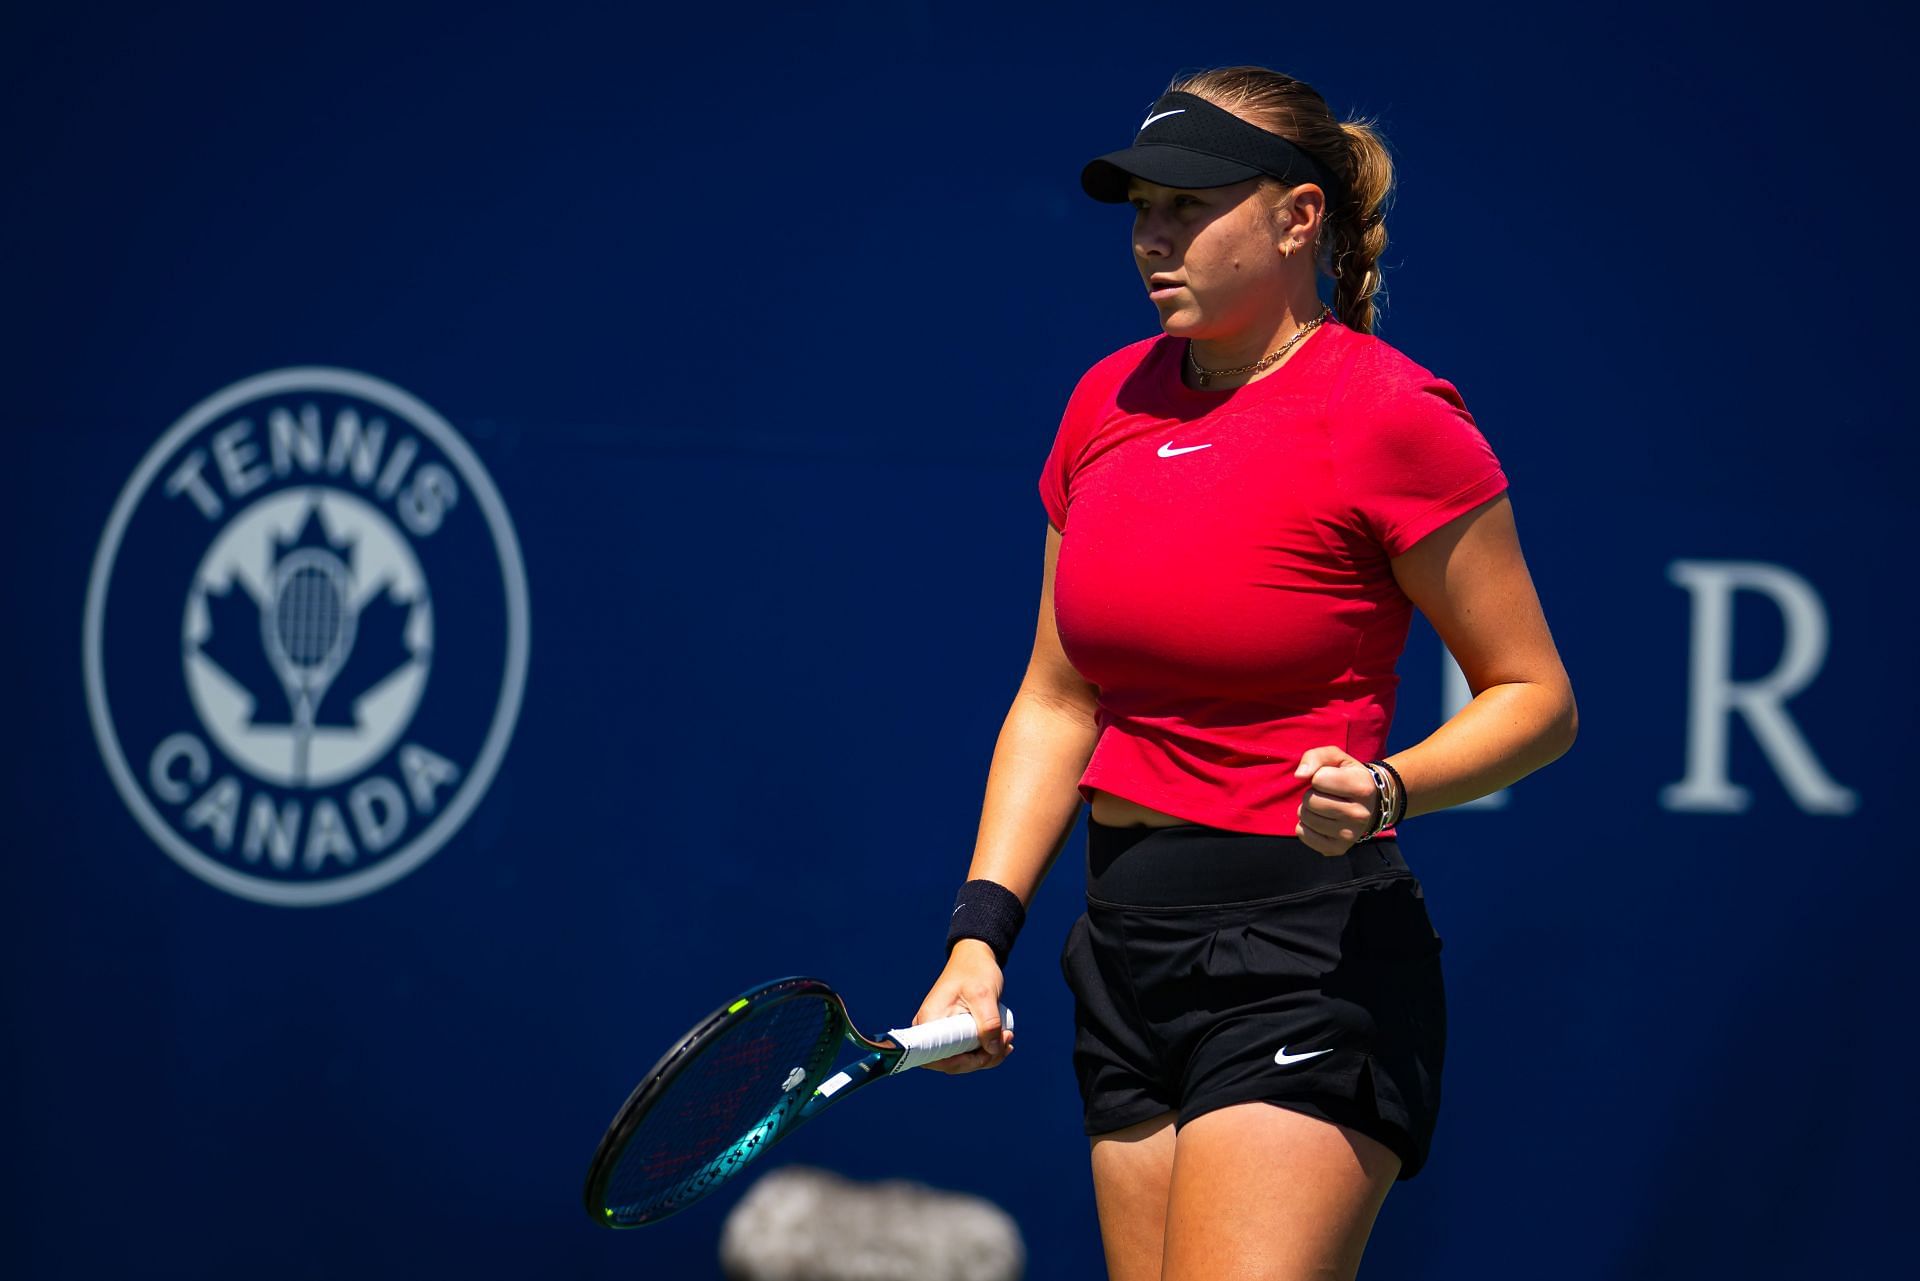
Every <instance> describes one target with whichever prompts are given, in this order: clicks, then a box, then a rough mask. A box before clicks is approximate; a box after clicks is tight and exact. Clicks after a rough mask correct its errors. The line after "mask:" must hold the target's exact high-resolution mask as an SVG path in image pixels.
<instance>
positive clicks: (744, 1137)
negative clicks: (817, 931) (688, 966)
mask: <svg viewBox="0 0 1920 1281" xmlns="http://www.w3.org/2000/svg"><path fill="white" fill-rule="evenodd" d="M1000 1021H1001V1025H1002V1026H1003V1027H1005V1028H1006V1029H1007V1030H1008V1031H1012V1030H1013V1011H1012V1010H1009V1009H1008V1008H1007V1007H1006V1006H1004V1005H1002V1006H1001V1007H1000ZM887 1037H888V1038H889V1039H887V1040H881V1041H875V1040H873V1039H872V1038H870V1037H867V1036H863V1035H861V1033H860V1031H859V1029H858V1028H856V1027H854V1026H853V1021H852V1019H851V1018H849V1017H848V1015H847V1006H846V1002H845V1001H843V1000H841V998H840V994H839V993H838V992H835V991H834V990H833V989H832V988H831V987H829V986H827V985H826V984H825V983H823V982H821V981H820V980H819V979H810V978H799V977H795V978H784V979H775V980H774V981H773V982H771V983H763V984H761V985H760V986H759V987H757V988H754V989H753V990H752V991H750V992H747V993H744V994H742V995H741V996H739V997H736V998H735V999H734V1000H732V1001H729V1002H728V1003H727V1004H725V1005H723V1006H721V1007H720V1008H719V1009H717V1010H715V1011H714V1012H713V1013H712V1014H709V1015H708V1016H707V1017H706V1018H704V1019H702V1020H701V1021H700V1023H699V1024H698V1025H697V1026H696V1027H695V1028H694V1029H693V1030H692V1031H691V1032H689V1033H687V1034H686V1035H685V1036H684V1037H682V1038H680V1043H679V1044H678V1045H676V1046H674V1047H673V1048H672V1049H671V1050H668V1051H667V1053H666V1054H665V1055H664V1056H663V1057H662V1058H661V1060H660V1061H659V1062H658V1063H656V1064H654V1065H653V1068H652V1070H650V1071H649V1072H648V1073H647V1074H646V1076H645V1077H643V1078H641V1081H640V1084H639V1085H638V1086H636V1087H635V1088H634V1091H633V1093H632V1094H630V1095H628V1096H627V1101H626V1102H625V1103H624V1104H622V1105H621V1108H620V1111H619V1112H618V1113H617V1114H616V1115H615V1116H614V1118H613V1124H612V1125H610V1126H608V1127H607V1133H606V1135H605V1137H603V1138H602V1139H601V1140H600V1146H599V1148H598V1149H597V1150H596V1151H595V1152H594V1154H593V1164H592V1165H591V1166H589V1167H588V1168H587V1188H586V1203H587V1213H588V1214H590V1215H592V1216H593V1219H594V1221H595V1222H596V1223H600V1224H602V1225H604V1226H606V1227H610V1228H633V1227H639V1226H640V1225H641V1224H644V1223H656V1222H658V1221H659V1220H661V1219H664V1218H666V1217H667V1216H668V1215H670V1214H673V1213H676V1212H677V1211H680V1210H684V1209H686V1208H687V1207H688V1206H689V1205H692V1204H693V1203H694V1202H695V1201H698V1200H699V1199H700V1198H701V1197H703V1196H706V1195H707V1194H708V1193H709V1192H712V1191H713V1190H714V1189H715V1188H718V1187H719V1186H720V1185H721V1184H722V1183H725V1182H726V1181H727V1180H728V1179H730V1178H732V1177H733V1176H734V1175H736V1174H738V1173H740V1171H741V1170H742V1169H744V1168H745V1167H746V1166H747V1165H748V1164H749V1163H750V1162H751V1161H752V1160H753V1159H754V1158H755V1157H757V1156H759V1155H760V1154H761V1153H762V1152H764V1151H766V1150H767V1149H768V1148H770V1147H772V1146H773V1145H774V1144H775V1143H778V1142H779V1141H780V1140H781V1139H783V1138H785V1137H786V1136H787V1135H789V1134H791V1133H793V1131H794V1130H795V1129H796V1128H798V1127H799V1126H801V1125H802V1124H804V1123H805V1122H808V1121H811V1120H812V1119H813V1118H814V1117H816V1116H819V1115H820V1114H821V1113H822V1112H824V1111H826V1110H827V1108H828V1107H830V1106H831V1105H832V1104H833V1103H835V1102H836V1101H838V1100H840V1099H842V1098H845V1097H846V1096H847V1095H849V1094H851V1093H853V1092H854V1091H855V1090H857V1089H860V1088H861V1087H862V1086H866V1085H871V1084H872V1083H873V1082H875V1081H877V1080H879V1079H880V1078H882V1077H886V1076H892V1075H894V1074H895V1073H898V1072H904V1071H906V1070H907V1069H908V1068H912V1067H919V1066H920V1065H922V1064H924V1063H934V1062H938V1061H939V1060H941V1059H945V1058H950V1057H952V1056H953V1055H956V1054H964V1053H966V1052H967V1051H968V1050H972V1049H977V1048H978V1047H979V1044H980V1036H979V1032H978V1029H977V1028H976V1027H975V1026H974V1022H973V1015H972V1014H969V1013H964V1012H963V1013H960V1014H954V1015H950V1016H949V1017H947V1018H944V1019H935V1020H933V1021H932V1022H929V1023H922V1024H920V1026H918V1027H909V1028H893V1029H891V1030H890V1031H888V1033H887ZM843 1040H845V1041H852V1042H853V1044H854V1047H855V1048H856V1049H858V1050H863V1051H865V1052H866V1053H865V1054H864V1055H863V1056H862V1057H861V1058H860V1059H859V1060H858V1061H856V1062H854V1063H852V1064H850V1065H848V1066H847V1067H845V1068H843V1069H841V1070H839V1071H834V1067H833V1065H834V1062H835V1061H836V1059H838V1057H839V1053H840V1043H841V1042H842V1041H843Z"/></svg>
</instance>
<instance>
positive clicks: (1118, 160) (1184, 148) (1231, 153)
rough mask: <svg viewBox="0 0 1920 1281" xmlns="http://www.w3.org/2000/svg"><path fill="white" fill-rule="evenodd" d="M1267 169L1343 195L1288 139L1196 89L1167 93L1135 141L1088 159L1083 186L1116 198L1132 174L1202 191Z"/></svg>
mask: <svg viewBox="0 0 1920 1281" xmlns="http://www.w3.org/2000/svg"><path fill="white" fill-rule="evenodd" d="M1262 174H1266V175H1269V176H1271V177H1274V178H1279V179H1281V180H1282V181H1283V182H1286V183H1289V184H1294V183H1302V182H1315V183H1318V184H1320V189H1321V190H1322V191H1324V192H1326V193H1327V204H1328V206H1329V207H1330V208H1331V207H1333V206H1335V205H1338V204H1339V202H1340V194H1341V193H1340V188H1339V187H1337V186H1336V185H1335V184H1334V183H1333V181H1332V179H1331V177H1330V175H1328V174H1327V172H1326V171H1325V170H1324V169H1322V168H1321V166H1319V165H1318V164H1316V163H1314V160H1313V158H1312V157H1311V156H1309V155H1307V153H1306V152H1304V151H1302V150H1300V148H1298V147H1296V146H1294V145H1293V144H1292V143H1290V142H1288V141H1287V140H1286V139H1285V138H1282V137H1281V136H1280V135H1278V134H1272V133H1268V132H1267V131H1266V130H1265V129H1262V128H1261V127H1260V126H1258V125H1255V124H1249V123H1248V122H1247V121H1245V120H1242V119H1241V118H1240V117H1239V116H1236V115H1234V114H1233V113H1232V112H1231V111H1228V110H1226V109H1225V108H1224V107H1216V106H1214V105H1213V104H1212V103H1211V102H1208V101H1207V100H1206V99H1205V98H1202V97H1199V96H1198V95H1195V94H1191V93H1169V94H1165V95H1163V96H1162V97H1161V99H1160V100H1159V101H1158V102H1156V103H1154V104H1153V109H1152V110H1151V111H1149V112H1148V113H1147V118H1146V120H1145V121H1143V122H1142V123H1141V125H1140V131H1139V132H1138V133H1136V134H1135V135H1134V138H1133V145H1132V146H1131V147H1128V148H1126V149H1125V150H1124V151H1110V152H1108V153H1107V154H1106V155H1104V156H1101V157H1099V158H1098V159H1096V160H1090V161H1088V162H1087V166H1086V168H1084V169H1082V170H1081V171H1080V185H1081V186H1082V187H1083V188H1085V189H1086V193H1087V194H1088V195H1089V196H1092V197H1093V198H1094V199H1095V200H1100V201H1105V202H1106V203H1107V204H1110V205H1117V204H1121V203H1123V202H1124V201H1125V200H1126V198H1127V179H1128V178H1129V177H1133V178H1145V179H1146V180H1147V181H1148V182H1157V183H1159V184H1160V185H1161V186H1163V187H1186V188H1189V189H1193V190H1198V189H1201V188H1205V187H1227V186H1231V185H1233V184H1234V183H1236V182H1245V181H1246V180H1247V179H1249V178H1258V177H1260V176H1261V175H1262Z"/></svg>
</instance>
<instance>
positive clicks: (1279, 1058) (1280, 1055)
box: [1273, 1045, 1333, 1067]
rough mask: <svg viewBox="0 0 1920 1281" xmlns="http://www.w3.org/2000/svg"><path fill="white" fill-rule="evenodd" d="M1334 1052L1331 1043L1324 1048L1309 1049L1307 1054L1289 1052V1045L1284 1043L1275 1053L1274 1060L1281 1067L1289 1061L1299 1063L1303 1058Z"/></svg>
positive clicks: (1315, 1057) (1314, 1057) (1317, 1056)
mask: <svg viewBox="0 0 1920 1281" xmlns="http://www.w3.org/2000/svg"><path fill="white" fill-rule="evenodd" d="M1332 1053H1333V1047H1332V1046H1331V1045H1329V1046H1328V1047H1327V1048H1326V1049H1324V1050H1308V1051H1307V1052H1306V1053H1305V1054H1288V1053H1287V1047H1286V1046H1284V1045H1283V1046H1281V1047H1280V1049H1279V1051H1278V1052H1277V1053H1275V1054H1274V1056H1273V1061H1274V1062H1275V1063H1278V1064H1279V1065H1280V1066H1281V1067H1285V1066H1286V1065H1287V1064H1289V1063H1298V1062H1299V1061H1300V1060H1301V1059H1317V1058H1319V1057H1320V1056H1321V1055H1322V1054H1332Z"/></svg>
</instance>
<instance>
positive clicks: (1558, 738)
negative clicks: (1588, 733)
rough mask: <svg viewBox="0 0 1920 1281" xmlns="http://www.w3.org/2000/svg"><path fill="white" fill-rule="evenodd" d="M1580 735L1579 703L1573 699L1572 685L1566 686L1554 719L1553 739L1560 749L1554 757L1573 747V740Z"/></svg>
mask: <svg viewBox="0 0 1920 1281" xmlns="http://www.w3.org/2000/svg"><path fill="white" fill-rule="evenodd" d="M1578 737H1580V705H1579V704H1578V703H1575V702H1574V701H1573V686H1571V685H1568V686H1567V687H1566V698H1565V701H1564V703H1563V704H1562V706H1561V710H1560V715H1559V716H1558V717H1556V718H1555V720H1554V741H1555V743H1557V744H1558V746H1559V748H1560V750H1559V751H1557V752H1555V753H1554V755H1555V757H1556V758H1557V757H1560V756H1565V755H1566V754H1567V752H1568V750H1569V749H1571V748H1572V747H1573V740H1574V739H1576V738H1578Z"/></svg>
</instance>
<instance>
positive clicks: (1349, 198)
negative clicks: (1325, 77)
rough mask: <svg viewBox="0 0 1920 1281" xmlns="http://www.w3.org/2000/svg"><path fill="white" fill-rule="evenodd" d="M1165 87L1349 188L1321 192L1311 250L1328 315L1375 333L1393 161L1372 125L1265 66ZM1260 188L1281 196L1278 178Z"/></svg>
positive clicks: (1220, 71)
mask: <svg viewBox="0 0 1920 1281" xmlns="http://www.w3.org/2000/svg"><path fill="white" fill-rule="evenodd" d="M1167 88H1168V90H1169V92H1171V91H1175V90H1178V91H1181V92H1184V93H1191V94H1195V95H1198V96H1199V97H1202V98H1205V99H1206V100H1207V101H1208V102H1211V103H1213V104H1214V105H1215V106H1217V107H1220V108H1223V109H1225V110H1227V111H1231V112H1232V113H1233V114H1234V115H1236V116H1239V117H1240V118H1241V119H1243V120H1246V121H1248V122H1249V123H1251V124H1255V125H1258V126H1260V128H1262V129H1265V130H1266V131H1267V132H1269V133H1275V134H1279V135H1280V136H1281V137H1283V138H1285V139H1286V140H1287V141H1288V142H1291V143H1292V144H1293V145H1294V146H1296V147H1299V148H1300V149H1301V150H1302V151H1305V152H1306V153H1307V154H1308V155H1310V156H1312V157H1313V158H1314V159H1315V160H1316V161H1319V162H1320V164H1321V165H1322V166H1323V167H1324V168H1325V169H1326V170H1327V171H1328V172H1329V173H1331V174H1335V175H1338V180H1339V182H1340V183H1342V184H1343V185H1344V186H1345V188H1346V189H1345V191H1344V192H1339V191H1329V192H1327V193H1326V194H1327V201H1328V203H1327V208H1326V214H1325V217H1324V219H1323V224H1324V227H1325V230H1324V231H1323V232H1322V233H1321V234H1320V236H1319V238H1318V243H1316V245H1315V246H1314V248H1315V251H1316V255H1317V261H1318V264H1319V267H1320V270H1321V271H1323V272H1325V273H1326V274H1327V275H1328V276H1330V277H1332V278H1333V281H1334V289H1333V311H1334V314H1335V315H1336V316H1338V317H1339V318H1340V323H1341V324H1343V325H1345V326H1347V328H1349V329H1356V330H1359V331H1360V332H1362V333H1369V334H1370V333H1372V332H1373V331H1374V327H1375V325H1377V324H1378V323H1379V318H1378V315H1377V311H1378V309H1379V308H1380V307H1384V305H1385V303H1386V288H1385V282H1384V280H1383V278H1382V276H1381V267H1380V255H1381V254H1382V253H1383V252H1385V250H1386V247H1387V224H1386V208H1387V203H1388V199H1389V196H1390V195H1391V193H1392V190H1393V160H1392V157H1391V156H1390V155H1389V154H1388V152H1387V147H1386V141H1385V139H1383V138H1382V137H1381V136H1380V134H1379V132H1378V131H1377V129H1376V127H1375V125H1376V122H1375V121H1372V120H1364V119H1362V120H1348V121H1341V120H1339V119H1337V118H1336V117H1335V116H1334V114H1333V109H1332V108H1331V107H1329V106H1328V105H1327V100H1326V99H1325V98H1322V97H1321V96H1320V94H1319V93H1318V91H1316V90H1315V89H1314V87H1313V86H1312V85H1310V84H1308V83H1307V82H1306V81H1304V80H1296V79H1294V78H1293V77H1292V76H1289V75H1286V74H1284V73H1282V72H1278V71H1273V70H1270V69H1269V68H1266V67H1252V66H1242V67H1217V68H1215V69H1213V70H1211V71H1200V72H1195V73H1193V74H1191V75H1186V76H1180V77H1176V78H1175V80H1174V82H1173V83H1172V84H1171V85H1169V86H1167ZM1262 185H1263V187H1268V188H1271V189H1272V190H1274V191H1276V192H1284V191H1285V190H1286V188H1284V187H1283V186H1282V185H1281V184H1280V183H1279V181H1278V180H1276V179H1271V178H1269V179H1265V180H1264V181H1263V183H1262ZM1376 298H1377V299H1378V300H1379V303H1378V305H1376V303H1375V299H1376Z"/></svg>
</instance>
